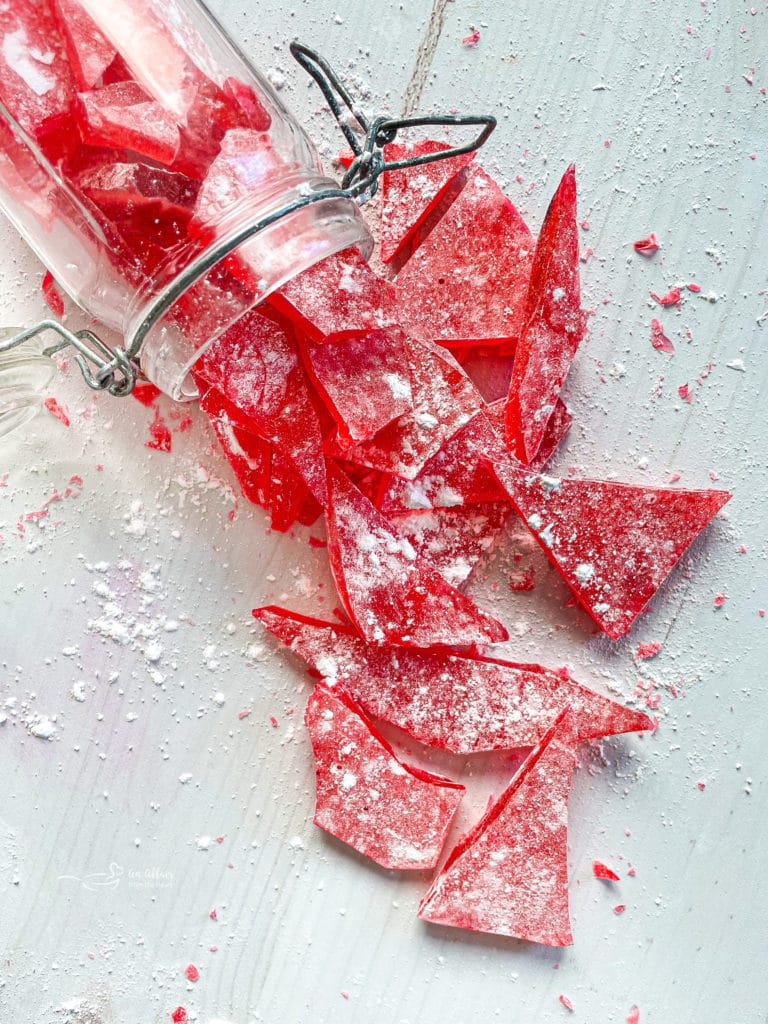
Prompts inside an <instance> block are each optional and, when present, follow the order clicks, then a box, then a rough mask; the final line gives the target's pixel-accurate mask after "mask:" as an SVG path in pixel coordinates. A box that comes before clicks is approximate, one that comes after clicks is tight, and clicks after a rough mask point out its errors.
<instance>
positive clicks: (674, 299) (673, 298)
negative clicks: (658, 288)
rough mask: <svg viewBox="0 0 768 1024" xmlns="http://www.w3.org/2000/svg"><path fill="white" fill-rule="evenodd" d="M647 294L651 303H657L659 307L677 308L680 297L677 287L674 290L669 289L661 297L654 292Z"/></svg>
mask: <svg viewBox="0 0 768 1024" xmlns="http://www.w3.org/2000/svg"><path fill="white" fill-rule="evenodd" d="M649 294H650V296H651V298H652V299H653V301H654V302H658V304H659V305H660V306H679V305H680V299H681V297H682V296H681V294H680V289H679V288H678V286H677V285H675V287H674V288H670V289H669V291H668V292H665V293H664V294H663V295H657V294H656V292H650V293H649Z"/></svg>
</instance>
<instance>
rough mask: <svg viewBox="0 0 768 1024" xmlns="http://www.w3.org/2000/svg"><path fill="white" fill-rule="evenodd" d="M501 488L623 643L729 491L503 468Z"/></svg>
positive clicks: (499, 469)
mask: <svg viewBox="0 0 768 1024" xmlns="http://www.w3.org/2000/svg"><path fill="white" fill-rule="evenodd" d="M495 471H496V474H497V477H498V480H499V483H500V484H501V485H502V486H503V487H504V489H505V490H506V491H507V494H508V495H509V498H510V500H511V502H512V504H513V505H514V506H515V507H516V509H517V511H518V512H519V514H520V516H521V517H522V519H523V520H524V521H525V522H526V523H527V524H528V528H529V529H530V531H531V532H532V534H533V535H534V537H536V539H537V540H538V542H539V544H540V545H541V547H542V548H543V550H544V551H545V552H546V554H547V557H548V558H549V560H550V561H551V562H552V563H553V565H554V566H555V568H556V569H557V571H558V572H559V573H560V575H561V576H562V577H563V579H564V580H565V582H566V583H567V584H568V586H569V587H570V588H571V589H572V591H573V593H574V595H575V597H576V599H577V600H578V602H579V604H581V605H582V607H583V608H584V609H585V610H586V611H587V612H588V613H589V615H591V617H592V618H593V619H594V621H595V622H596V623H597V625H598V626H599V627H600V629H602V630H603V632H605V633H607V635H608V636H609V637H611V639H613V640H616V639H618V638H619V637H621V636H623V635H624V634H625V633H626V632H627V631H628V630H629V628H630V626H631V625H632V622H633V621H634V619H635V618H636V617H637V615H639V613H640V612H641V611H642V609H643V608H644V607H645V605H646V604H647V603H648V601H650V599H651V598H652V597H653V595H654V594H655V593H656V591H657V590H658V588H659V587H660V586H661V584H662V583H663V581H664V580H665V579H666V577H667V576H668V574H669V573H670V571H671V570H672V568H673V566H674V565H675V563H676V562H677V560H678V559H679V558H680V556H681V555H682V554H683V552H684V551H685V550H686V548H688V546H689V545H690V544H691V543H692V541H693V540H694V539H695V537H696V536H697V535H698V534H699V533H700V531H701V530H703V529H704V527H705V526H706V525H707V523H709V522H710V520H711V519H712V518H713V516H715V515H716V514H717V513H718V512H719V511H720V509H721V508H722V507H723V506H724V505H725V504H726V502H727V501H729V500H730V497H731V495H730V494H729V493H728V492H727V491H714V490H708V491H689V490H684V489H682V488H657V487H639V486H635V485H632V484H620V483H614V482H612V481H606V480H575V479H569V478H563V479H559V478H552V477H545V476H541V477H540V476H534V475H533V474H530V473H526V472H524V471H521V470H520V469H519V468H517V467H516V466H515V465H514V463H512V462H511V461H507V462H504V463H502V462H498V463H497V464H496V466H495Z"/></svg>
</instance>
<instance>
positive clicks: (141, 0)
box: [79, 0, 199, 123]
mask: <svg viewBox="0 0 768 1024" xmlns="http://www.w3.org/2000/svg"><path fill="white" fill-rule="evenodd" d="M79 3H80V5H81V7H83V8H84V9H85V11H86V13H87V14H88V15H89V16H90V17H91V19H92V20H93V22H94V23H95V25H96V27H97V28H98V29H99V30H100V31H101V32H102V33H103V35H104V36H105V37H106V38H107V39H108V40H109V41H110V43H111V44H112V45H113V46H114V47H115V49H116V50H117V52H118V53H119V54H120V56H121V57H122V58H123V59H124V61H125V63H126V64H127V65H128V67H129V68H130V70H131V72H132V74H133V77H134V78H135V79H136V81H137V82H138V83H139V85H141V86H142V87H143V88H144V89H145V91H146V92H147V93H148V94H149V95H150V97H151V98H152V99H154V100H157V102H158V103H160V104H161V105H162V106H163V107H164V108H165V109H166V110H167V111H168V112H169V113H171V114H173V115H174V116H175V118H176V120H177V121H178V122H180V123H183V121H184V118H185V116H186V114H187V111H188V110H189V108H190V106H191V105H192V103H193V101H194V99H195V94H196V91H197V86H198V81H197V78H198V77H199V72H197V69H196V68H195V67H194V65H193V64H192V63H191V61H190V60H189V58H188V56H187V54H186V53H185V51H184V49H183V48H182V46H181V44H180V43H179V41H178V39H177V38H176V37H175V34H174V32H173V31H172V29H171V28H170V26H169V25H166V24H163V21H162V17H161V15H160V13H159V11H158V7H157V6H156V5H155V4H154V3H153V2H152V0H109V2H108V3H107V2H105V0H79Z"/></svg>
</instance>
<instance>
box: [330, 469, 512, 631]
mask: <svg viewBox="0 0 768 1024" xmlns="http://www.w3.org/2000/svg"><path fill="white" fill-rule="evenodd" d="M328 493H329V505H328V512H327V520H326V521H327V528H328V554H329V559H330V563H331V570H332V572H333V576H334V579H335V581H336V587H337V590H338V592H339V596H340V598H341V600H342V603H343V604H344V607H345V609H346V611H347V614H348V615H349V617H350V619H351V620H352V621H353V622H354V624H355V626H356V627H357V629H358V630H359V631H360V633H361V635H362V636H364V637H365V638H366V639H367V640H369V641H372V642H374V643H380V644H405V645H408V646H412V647H433V646H437V645H443V644H447V645H456V646H461V645H464V644H466V645H470V644H475V643H477V644H485V643H496V642H498V641H501V640H506V639H507V637H508V633H507V631H506V629H505V628H504V626H502V625H501V623H500V622H498V621H497V620H496V619H494V618H492V617H491V616H490V615H488V614H486V613H485V612H483V611H481V610H480V609H479V608H478V607H477V605H476V604H475V603H474V602H473V601H471V600H470V599H469V598H468V597H465V595H464V594H462V593H461V592H460V591H458V590H456V589H455V588H454V587H451V586H450V585H449V584H448V583H446V582H445V580H444V579H443V577H442V576H441V575H440V573H439V572H438V571H437V570H436V569H434V568H433V567H432V566H431V565H430V564H429V562H428V561H426V559H423V558H420V557H419V556H418V555H417V554H416V552H415V551H414V549H413V547H412V546H411V544H410V543H409V542H408V541H407V540H405V539H404V538H402V537H400V536H399V535H398V534H397V532H396V531H395V530H394V529H393V528H392V526H391V525H390V524H389V522H388V521H387V519H386V518H385V517H384V516H383V515H382V514H381V512H379V511H378V509H376V508H375V507H374V506H373V505H372V504H371V502H370V501H368V499H367V498H366V497H365V496H364V495H363V494H361V493H360V491H358V490H357V488H356V487H354V486H353V485H352V483H351V482H350V480H349V478H348V477H347V476H346V475H345V474H344V473H343V472H342V471H341V470H340V469H338V468H337V467H335V466H334V465H333V464H329V467H328Z"/></svg>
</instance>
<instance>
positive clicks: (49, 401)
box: [43, 398, 70, 427]
mask: <svg viewBox="0 0 768 1024" xmlns="http://www.w3.org/2000/svg"><path fill="white" fill-rule="evenodd" d="M43 405H44V406H45V408H46V409H47V410H48V412H49V413H50V414H51V416H55V417H56V419H57V420H59V421H60V422H61V423H63V424H64V426H65V427H68V426H70V422H69V416H67V414H66V412H65V411H64V409H62V407H61V406H60V405H59V403H58V402H57V401H56V399H55V398H46V400H45V401H44V402H43Z"/></svg>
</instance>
